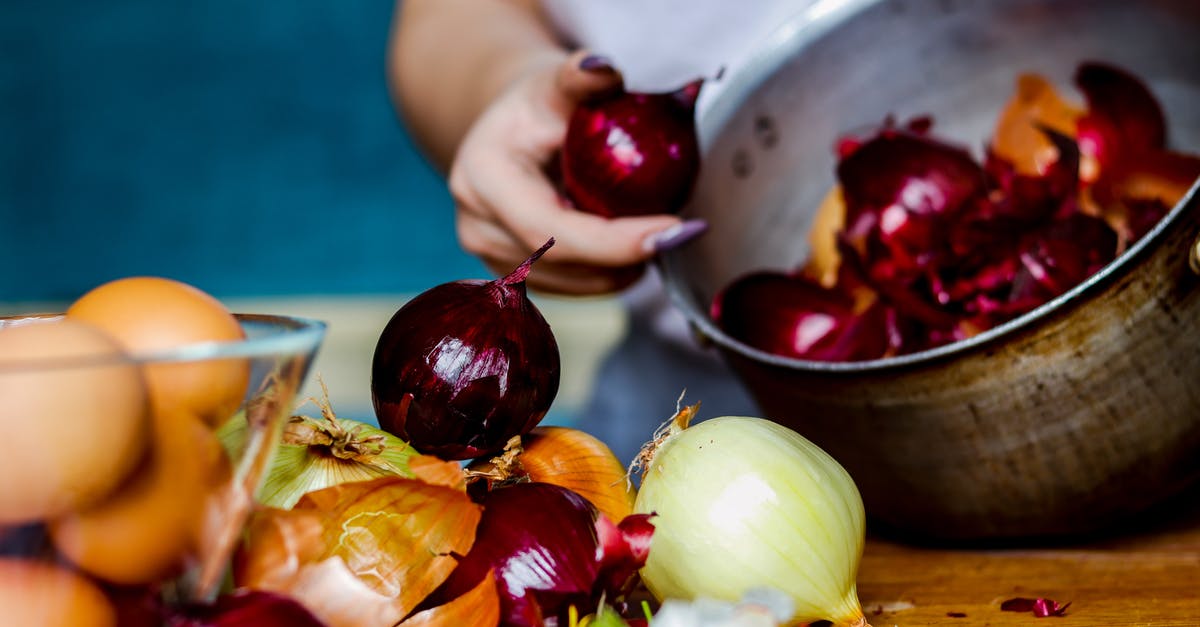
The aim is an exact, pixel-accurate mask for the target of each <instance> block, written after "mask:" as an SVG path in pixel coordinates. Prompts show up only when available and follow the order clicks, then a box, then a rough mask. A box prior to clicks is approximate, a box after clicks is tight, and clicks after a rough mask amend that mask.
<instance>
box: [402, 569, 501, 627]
mask: <svg viewBox="0 0 1200 627" xmlns="http://www.w3.org/2000/svg"><path fill="white" fill-rule="evenodd" d="M499 623H500V596H499V594H498V593H497V591H496V578H495V577H494V576H492V574H491V573H489V574H488V576H487V577H484V578H483V579H482V580H480V582H479V583H478V584H477V585H476V586H475V587H474V588H471V589H470V590H468V591H467V592H465V593H463V594H462V595H460V596H459V597H458V598H456V599H454V600H453V601H450V602H448V603H445V604H443V605H439V606H437V607H431V608H429V609H427V610H422V611H420V612H417V613H415V614H413V615H412V616H410V617H408V618H406V619H405V620H404V622H402V623H400V624H399V625H398V627H435V626H437V625H456V626H458V627H495V625H497V624H499Z"/></svg>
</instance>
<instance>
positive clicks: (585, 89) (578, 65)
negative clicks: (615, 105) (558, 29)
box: [555, 50, 623, 109]
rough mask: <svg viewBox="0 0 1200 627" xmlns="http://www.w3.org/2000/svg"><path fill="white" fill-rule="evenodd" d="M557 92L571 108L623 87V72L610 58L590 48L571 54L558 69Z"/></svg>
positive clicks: (564, 103)
mask: <svg viewBox="0 0 1200 627" xmlns="http://www.w3.org/2000/svg"><path fill="white" fill-rule="evenodd" d="M555 84H556V86H557V87H558V93H559V94H561V95H562V97H563V98H564V99H565V102H563V103H562V104H563V105H565V106H566V107H567V108H568V109H573V108H574V107H575V105H577V104H579V103H580V102H582V101H585V100H588V99H590V98H594V97H596V96H600V95H602V94H605V93H608V92H612V91H616V90H619V89H621V87H622V85H623V81H622V78H621V73H620V72H619V71H617V69H616V68H615V67H613V65H612V61H610V60H609V59H608V58H606V57H603V56H600V55H597V54H592V53H591V52H589V51H587V50H577V51H575V52H574V53H572V54H571V55H570V56H569V57H567V59H566V60H565V61H563V63H562V65H560V66H559V68H558V74H557V75H556V76H555Z"/></svg>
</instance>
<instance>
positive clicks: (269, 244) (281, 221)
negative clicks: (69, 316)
mask: <svg viewBox="0 0 1200 627" xmlns="http://www.w3.org/2000/svg"><path fill="white" fill-rule="evenodd" d="M391 12H392V4H391V3H390V2H385V1H382V0H370V1H361V0H360V1H350V2H338V1H329V0H324V1H316V0H260V1H258V2H235V1H233V0H209V1H207V2H162V1H160V0H103V1H100V2H87V1H85V0H5V1H4V2H2V3H0V302H4V301H21V300H45V299H71V298H74V297H75V296H77V295H79V294H80V293H82V292H83V291H85V290H86V289H88V288H90V287H92V286H94V285H97V284H99V283H100V282H102V281H105V280H108V279H111V278H116V277H120V276H126V275H133V274H158V275H164V276H171V277H174V278H177V279H180V280H184V281H187V282H190V283H193V284H195V285H197V286H199V287H201V288H203V289H206V290H208V291H210V292H212V293H214V294H216V295H218V296H220V297H226V296H258V295H281V294H362V293H395V292H415V291H420V290H421V289H424V288H426V287H429V286H431V285H434V284H437V283H441V282H443V281H448V280H453V279H458V278H468V277H471V278H474V277H485V276H487V273H486V270H485V269H484V268H483V266H482V264H480V263H479V262H478V261H477V260H475V259H474V258H472V257H470V256H468V255H466V254H465V253H464V252H462V251H461V250H460V249H459V248H458V246H457V243H456V242H455V240H454V232H453V215H452V210H451V202H450V199H449V197H448V195H447V194H446V192H445V187H444V183H443V181H442V180H441V179H440V177H438V176H437V175H436V173H434V172H433V171H432V170H431V169H430V168H429V167H428V166H427V165H426V164H425V162H424V161H423V160H422V158H421V157H420V155H419V154H418V153H417V152H416V150H415V149H414V148H413V146H412V145H411V143H410V142H409V141H408V139H407V137H406V136H405V134H404V131H403V129H402V127H401V126H400V124H399V123H398V121H397V120H396V118H395V116H394V114H393V112H392V109H391V106H390V103H389V101H388V97H387V91H386V86H385V84H384V78H383V73H384V70H383V63H384V46H385V42H386V37H387V29H388V21H389V19H390V16H391Z"/></svg>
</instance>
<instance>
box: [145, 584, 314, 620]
mask: <svg viewBox="0 0 1200 627" xmlns="http://www.w3.org/2000/svg"><path fill="white" fill-rule="evenodd" d="M170 614H171V615H170V616H168V617H167V619H166V621H165V623H164V624H165V625H166V627H325V623H323V622H321V621H320V620H318V619H317V617H316V616H313V615H312V613H311V612H309V611H308V610H307V609H305V608H304V606H303V605H300V604H299V603H297V602H296V601H295V600H293V599H291V598H289V597H286V596H284V595H281V594H276V593H274V592H264V591H261V590H236V591H234V592H232V593H230V594H226V595H222V596H221V597H219V598H218V599H217V600H216V602H214V603H213V604H212V605H196V606H190V607H186V608H181V609H177V610H173V611H172V612H170Z"/></svg>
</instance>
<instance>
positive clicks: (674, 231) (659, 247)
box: [643, 220, 708, 253]
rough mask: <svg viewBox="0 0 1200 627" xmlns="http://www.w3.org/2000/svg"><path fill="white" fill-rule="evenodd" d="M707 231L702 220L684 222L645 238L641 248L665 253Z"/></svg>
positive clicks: (706, 224)
mask: <svg viewBox="0 0 1200 627" xmlns="http://www.w3.org/2000/svg"><path fill="white" fill-rule="evenodd" d="M707 230H708V222H706V221H704V220H685V221H683V222H680V223H679V224H676V225H675V226H672V227H670V228H668V229H665V230H663V231H659V232H658V233H654V234H653V235H650V236H649V237H647V238H646V241H645V243H644V244H643V246H644V247H645V248H646V250H652V251H654V252H656V253H665V252H667V251H668V250H673V249H675V248H679V247H680V246H683V245H684V244H686V243H688V242H690V241H692V240H693V239H696V238H697V237H699V236H700V235H702V234H703V233H704V232H705V231H707Z"/></svg>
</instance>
